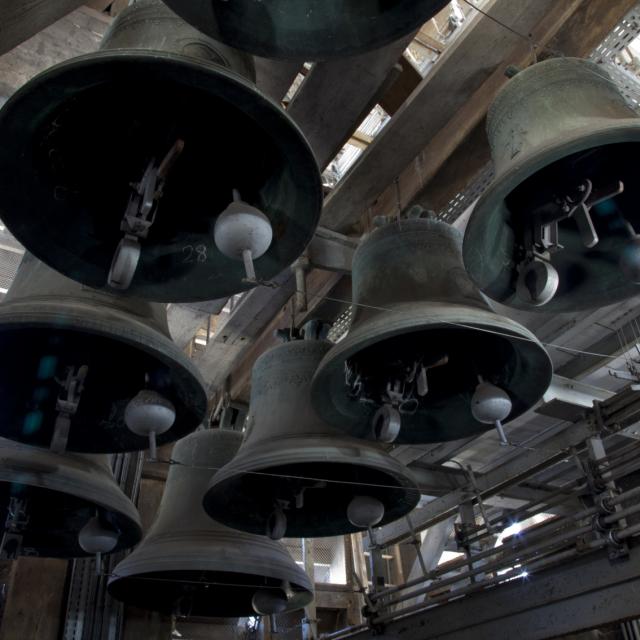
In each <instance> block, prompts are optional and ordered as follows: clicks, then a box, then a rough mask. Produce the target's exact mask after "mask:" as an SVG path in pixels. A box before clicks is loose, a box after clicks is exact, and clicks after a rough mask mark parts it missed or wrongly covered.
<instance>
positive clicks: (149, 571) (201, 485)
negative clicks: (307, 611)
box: [108, 429, 313, 617]
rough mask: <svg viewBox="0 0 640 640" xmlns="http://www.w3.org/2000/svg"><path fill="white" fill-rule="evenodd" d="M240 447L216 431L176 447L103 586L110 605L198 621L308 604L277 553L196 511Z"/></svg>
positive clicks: (308, 596)
mask: <svg viewBox="0 0 640 640" xmlns="http://www.w3.org/2000/svg"><path fill="white" fill-rule="evenodd" d="M241 441H242V436H241V434H240V433H237V432H233V431H222V430H218V429H216V430H209V431H198V432H196V433H194V434H192V435H190V436H188V437H186V438H184V439H183V440H181V441H180V442H178V443H177V444H176V446H175V447H174V450H173V462H174V464H173V465H172V466H171V468H170V470H169V474H168V477H167V484H166V487H165V492H164V495H163V496H162V502H161V503H160V508H159V511H158V515H157V517H156V520H155V522H154V523H153V525H152V527H151V529H150V530H149V533H148V534H147V536H146V537H145V539H144V540H143V542H142V544H141V545H140V546H139V547H138V548H137V549H136V550H135V551H133V553H131V554H130V555H129V556H128V557H127V558H126V559H125V560H123V561H122V562H121V563H120V564H118V565H117V566H116V567H115V569H114V571H113V575H112V577H111V578H110V580H109V587H108V588H109V593H110V594H111V595H112V596H113V597H114V598H117V599H118V600H122V601H123V602H126V603H127V604H130V605H134V606H137V607H141V608H143V609H150V610H152V611H159V612H161V613H163V614H165V615H176V616H197V617H209V616H214V617H217V616H223V617H239V616H252V615H256V614H258V615H271V614H275V613H282V612H284V611H292V610H294V609H299V608H301V607H304V606H305V605H307V604H309V602H311V600H312V599H313V586H312V584H311V582H310V580H309V578H308V577H307V575H306V574H305V573H304V571H303V570H302V569H300V568H299V567H298V566H297V565H296V563H295V562H294V561H293V559H292V558H291V556H290V555H289V552H288V551H287V550H286V549H285V548H284V547H283V546H282V545H280V544H279V543H277V542H273V541H271V540H268V539H267V538H263V537H258V536H252V535H249V534H247V533H240V532H238V531H233V530H231V529H228V528H227V527H225V526H223V525H221V524H219V523H217V522H214V521H213V520H211V518H209V517H208V516H207V514H206V513H205V512H204V510H203V508H202V504H201V501H202V497H203V495H204V493H205V491H206V488H207V484H208V483H209V480H210V479H211V476H212V475H213V474H215V470H216V469H219V468H220V467H222V466H224V465H225V464H227V463H228V462H229V461H230V460H231V459H232V457H233V456H234V454H235V453H236V452H237V450H238V447H239V446H240V443H241Z"/></svg>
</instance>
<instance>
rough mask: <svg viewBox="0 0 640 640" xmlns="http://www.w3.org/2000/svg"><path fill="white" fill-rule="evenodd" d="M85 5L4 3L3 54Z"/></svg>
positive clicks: (61, 0) (34, 0) (33, 0)
mask: <svg viewBox="0 0 640 640" xmlns="http://www.w3.org/2000/svg"><path fill="white" fill-rule="evenodd" d="M83 4H84V0H55V2H51V0H2V2H1V3H0V55H2V54H3V53H6V52H7V51H11V49H13V48H14V47H17V46H18V45H19V44H21V43H22V42H24V41H25V40H28V39H29V38H31V37H32V36H34V35H36V33H38V32H39V31H42V29H45V28H46V27H48V26H49V25H51V24H53V23H54V22H56V20H60V18H63V17H64V16H66V15H67V14H68V13H71V12H72V11H74V10H75V9H77V8H78V7H80V6H82V5H83Z"/></svg>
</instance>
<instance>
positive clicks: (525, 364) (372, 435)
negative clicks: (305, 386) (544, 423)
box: [311, 217, 552, 444]
mask: <svg viewBox="0 0 640 640" xmlns="http://www.w3.org/2000/svg"><path fill="white" fill-rule="evenodd" d="M461 244H462V238H461V236H460V233H459V232H458V231H457V230H455V229H454V228H453V227H451V226H450V225H448V224H445V223H444V222H440V221H438V220H435V219H429V218H420V217H413V218H412V219H409V220H402V221H400V222H391V223H389V224H386V225H384V226H381V227H380V228H378V229H376V230H375V231H373V232H372V233H371V234H370V235H369V236H368V237H366V238H365V239H364V240H363V242H362V243H361V244H360V246H359V247H358V249H357V250H356V253H355V255H354V259H353V272H352V280H353V317H352V322H351V326H350V327H349V331H348V333H347V335H346V336H345V337H344V338H343V339H342V340H340V341H339V342H338V343H337V344H336V345H335V346H334V347H333V348H332V349H331V351H330V352H329V353H327V355H326V356H325V358H324V359H323V360H322V362H321V363H320V364H319V366H318V369H317V371H316V373H315V375H314V379H313V383H312V390H311V398H312V401H313V406H314V407H315V409H316V411H317V412H318V414H319V415H320V416H322V418H324V420H326V421H327V422H328V423H330V424H332V425H334V426H335V427H336V428H338V429H341V430H343V431H345V432H347V433H348V434H350V435H352V436H355V437H358V438H366V439H372V440H378V441H380V442H384V443H390V442H396V443H398V444H400V443H401V444H418V443H425V442H443V441H447V440H458V439H462V438H469V437H472V436H474V435H478V434H480V433H482V432H483V431H486V430H487V428H488V427H487V422H485V421H483V420H480V419H479V418H478V415H476V411H477V410H478V407H477V406H476V405H475V404H474V394H476V387H477V384H478V375H479V374H480V375H482V376H483V378H484V379H486V380H487V381H491V382H492V383H493V384H495V385H497V386H498V387H500V389H501V390H502V393H505V394H506V396H507V397H508V399H509V402H510V403H511V405H512V406H511V405H510V410H509V411H508V412H507V414H506V415H505V416H504V417H503V418H502V419H506V418H507V416H508V418H509V419H513V418H515V417H517V416H518V415H521V414H522V413H524V412H525V411H527V410H528V409H529V408H530V407H532V406H533V405H534V404H535V403H536V402H537V401H538V400H539V399H540V397H541V396H542V394H543V393H544V392H545V391H546V389H547V388H548V386H549V383H550V381H551V375H552V367H551V361H550V358H549V355H548V354H547V352H546V351H545V349H544V347H543V346H542V345H541V344H540V342H539V341H538V340H537V339H536V337H535V336H534V335H533V334H532V333H531V332H530V331H528V330H527V329H526V328H525V327H523V326H522V325H520V324H518V323H517V322H514V321H513V320H511V319H509V318H506V317H503V316H500V315H498V314H497V313H495V312H494V311H493V309H491V307H490V306H489V305H488V303H487V301H486V299H485V298H484V296H482V295H481V294H480V293H479V292H478V290H477V289H476V288H475V287H474V285H473V284H472V283H471V281H470V280H469V278H468V276H467V274H466V272H465V270H464V267H463V264H462V256H461ZM495 422H496V420H491V421H490V424H495Z"/></svg>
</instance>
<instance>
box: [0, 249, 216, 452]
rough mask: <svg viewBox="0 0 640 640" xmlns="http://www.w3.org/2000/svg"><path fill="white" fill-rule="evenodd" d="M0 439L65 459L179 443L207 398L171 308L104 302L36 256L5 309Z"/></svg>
mask: <svg viewBox="0 0 640 640" xmlns="http://www.w3.org/2000/svg"><path fill="white" fill-rule="evenodd" d="M0 358H2V360H3V361H4V362H11V363H12V366H11V367H4V368H3V369H0V434H1V435H2V436H4V437H7V438H11V439H13V440H18V441H21V442H24V443H26V444H30V445H33V446H39V447H50V448H51V449H52V450H53V451H56V452H57V453H63V452H64V451H78V452H84V453H106V452H119V451H134V450H140V449H145V448H146V447H147V446H150V447H151V448H153V447H154V444H155V442H154V441H155V440H156V437H157V439H158V441H159V442H160V444H165V443H167V442H173V441H174V440H177V439H179V438H181V437H182V436H184V435H185V434H187V433H189V432H191V431H193V430H194V429H195V428H196V427H197V426H198V425H199V424H200V422H201V420H202V419H203V418H204V415H205V413H206V409H207V396H206V392H205V390H204V385H203V382H202V379H201V376H200V374H199V372H198V370H197V369H196V367H195V366H194V365H193V363H192V362H191V361H190V360H189V359H188V358H187V357H186V356H185V354H184V353H183V352H182V351H181V350H180V349H179V348H178V347H177V346H176V345H175V344H174V343H173V341H172V340H171V336H170V333H169V327H168V324H167V310H166V306H165V305H162V304H154V303H150V302H146V301H142V300H136V299H134V298H130V297H123V296H116V295H112V294H108V293H101V292H98V291H94V290H92V289H89V288H88V287H84V286H82V285H80V284H78V283H77V282H74V281H73V280H70V279H69V278H66V277H64V276H63V275H61V274H59V273H57V272H55V271H53V270H52V269H50V268H49V267H47V266H46V265H45V264H44V263H42V262H40V261H39V260H37V259H36V258H35V257H34V256H33V255H31V254H28V253H27V254H26V255H25V257H24V258H23V260H22V263H21V264H20V267H19V269H18V273H17V274H16V277H15V279H14V281H13V283H12V285H11V288H10V289H9V292H8V293H7V295H6V296H5V298H4V300H3V301H2V303H1V304H0Z"/></svg>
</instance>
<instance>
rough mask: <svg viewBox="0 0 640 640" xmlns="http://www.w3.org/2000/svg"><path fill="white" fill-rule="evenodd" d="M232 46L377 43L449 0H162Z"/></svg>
mask: <svg viewBox="0 0 640 640" xmlns="http://www.w3.org/2000/svg"><path fill="white" fill-rule="evenodd" d="M165 1H166V3H167V4H168V5H169V6H170V7H171V8H172V9H173V10H174V11H175V12H176V13H177V14H178V15H181V16H182V17H183V18H184V19H185V20H187V21H189V22H190V23H191V24H192V25H193V26H194V27H197V28H198V29H200V30H201V31H203V32H204V33H207V34H209V35H210V36H212V37H213V38H216V39H218V40H222V41H223V42H226V43H227V44H228V45H230V46H232V47H237V48H238V49H244V50H246V51H249V52H251V53H253V54H256V55H259V56H264V57H267V58H288V59H297V60H301V61H305V60H322V59H326V58H334V57H335V58H339V57H343V56H349V55H354V54H357V53H363V52H365V51H368V50H370V49H375V48H378V47H382V46H383V45H385V44H389V43H390V42H393V41H395V40H398V39H399V38H401V37H402V36H406V35H408V34H409V33H411V32H412V31H416V30H417V29H419V28H420V27H421V26H422V25H423V24H424V23H425V22H427V21H428V20H429V19H430V18H432V17H433V16H434V15H435V14H436V13H438V11H440V10H441V9H444V8H445V7H446V5H447V4H448V0H386V1H385V2H380V0H349V2H344V0H295V1H294V2H292V1H291V0H269V2H256V1H255V0H234V1H233V2H215V1H212V0H165Z"/></svg>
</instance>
